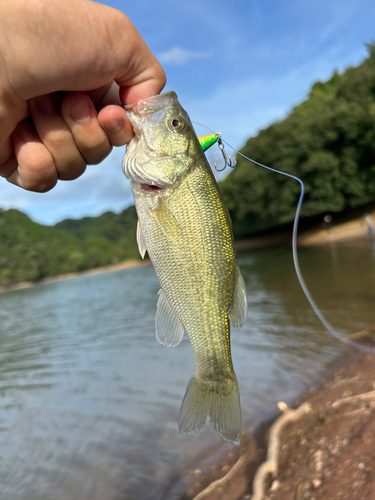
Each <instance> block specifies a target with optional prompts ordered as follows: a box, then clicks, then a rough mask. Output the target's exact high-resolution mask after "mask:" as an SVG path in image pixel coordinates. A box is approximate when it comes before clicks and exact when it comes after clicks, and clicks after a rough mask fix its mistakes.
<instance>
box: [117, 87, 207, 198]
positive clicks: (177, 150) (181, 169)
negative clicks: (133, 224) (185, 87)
mask: <svg viewBox="0 0 375 500" xmlns="http://www.w3.org/2000/svg"><path fill="white" fill-rule="evenodd" d="M125 109H126V112H127V115H128V117H129V119H130V122H131V124H132V126H133V129H134V134H135V135H134V138H133V139H132V140H131V141H130V143H129V144H128V146H127V148H126V153H125V158H124V161H123V166H122V168H123V172H124V174H125V176H126V177H127V178H128V179H130V180H131V181H132V187H136V188H137V189H141V190H142V191H145V192H150V193H153V194H157V193H159V194H160V191H161V190H166V189H167V188H174V187H175V186H176V185H177V184H178V183H179V182H180V180H181V179H182V177H183V176H184V175H185V173H186V172H188V171H189V169H190V168H191V167H192V166H193V164H194V162H195V161H196V157H197V154H196V153H195V152H196V151H197V149H199V148H197V144H198V146H199V143H198V140H197V138H196V135H195V131H194V128H193V126H192V124H191V121H190V118H189V115H188V114H187V113H186V111H185V110H184V109H183V108H182V107H181V105H180V103H179V102H178V98H177V95H176V94H175V92H166V93H164V94H161V95H157V96H154V97H150V98H149V99H145V100H141V101H139V102H138V103H137V104H135V105H132V106H126V107H125ZM133 191H134V189H133Z"/></svg>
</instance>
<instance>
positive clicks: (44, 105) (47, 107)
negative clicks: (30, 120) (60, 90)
mask: <svg viewBox="0 0 375 500" xmlns="http://www.w3.org/2000/svg"><path fill="white" fill-rule="evenodd" d="M35 106H36V107H37V109H38V111H39V112H40V113H43V114H45V115H52V114H53V113H54V112H55V111H56V104H55V101H54V99H53V97H52V96H51V95H50V94H48V95H42V96H40V97H37V98H36V99H35Z"/></svg>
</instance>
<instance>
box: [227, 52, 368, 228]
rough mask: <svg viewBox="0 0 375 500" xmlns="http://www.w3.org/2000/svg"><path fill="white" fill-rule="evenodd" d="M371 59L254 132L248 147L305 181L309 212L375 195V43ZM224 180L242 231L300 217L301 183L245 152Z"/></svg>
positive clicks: (338, 208) (350, 204) (320, 86)
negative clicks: (246, 157) (283, 116)
mask: <svg viewBox="0 0 375 500" xmlns="http://www.w3.org/2000/svg"><path fill="white" fill-rule="evenodd" d="M368 52H369V55H368V58H367V59H366V60H365V61H364V62H363V63H362V64H360V65H359V66H358V67H351V68H348V69H347V70H346V71H345V72H344V73H343V74H338V73H337V72H335V73H334V74H333V76H332V78H331V79H330V80H329V81H327V82H325V83H322V82H316V83H315V84H314V85H313V87H312V89H311V92H310V94H309V97H308V99H307V100H306V101H304V102H302V103H301V104H300V105H299V106H297V107H295V108H294V109H293V110H292V112H291V113H290V114H289V116H288V117H287V118H286V119H284V120H282V121H280V122H277V123H274V124H273V125H271V126H269V127H267V128H266V129H264V130H261V131H260V132H259V134H258V135H257V136H256V137H252V138H250V139H249V140H248V141H247V143H246V145H245V146H244V147H243V149H242V150H241V152H242V153H243V154H245V155H246V156H249V157H250V158H253V159H254V160H256V161H258V162H260V163H263V164H265V165H268V166H270V167H273V168H275V169H277V170H282V171H284V172H288V173H291V174H293V175H296V176H298V177H300V178H302V180H303V181H304V183H305V186H306V197H305V202H304V206H303V208H302V218H304V217H305V218H309V217H314V216H315V217H316V216H318V215H323V214H326V213H337V212H342V211H344V210H349V209H352V208H354V207H359V206H361V205H365V204H367V203H369V202H371V201H374V200H375V44H373V45H369V46H368ZM237 160H238V165H237V167H236V169H235V170H234V171H233V172H232V173H231V174H230V175H228V177H227V178H226V179H225V180H224V181H223V182H222V183H221V184H220V187H221V190H222V192H223V195H224V199H225V201H226V203H227V206H228V209H229V212H230V214H231V217H232V221H233V228H234V233H235V236H236V237H237V238H243V237H246V236H248V235H250V234H253V233H256V232H259V231H264V230H269V229H271V228H276V227H278V226H280V225H284V224H287V223H290V222H292V221H293V219H294V214H295V209H296V205H297V202H298V197H299V191H300V187H299V184H298V183H297V182H296V181H294V180H291V179H288V178H286V177H284V176H281V175H278V174H275V173H272V172H269V171H266V170H265V169H263V168H261V167H258V166H256V165H254V164H252V163H250V162H249V161H247V160H245V159H243V158H242V157H240V156H238V158H237Z"/></svg>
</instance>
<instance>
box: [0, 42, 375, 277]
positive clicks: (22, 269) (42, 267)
mask: <svg viewBox="0 0 375 500" xmlns="http://www.w3.org/2000/svg"><path fill="white" fill-rule="evenodd" d="M367 49H368V57H367V58H366V59H365V60H364V61H363V62H362V63H361V64H360V65H359V66H357V67H350V68H348V69H346V70H345V71H344V72H343V73H342V74H339V73H338V72H337V71H336V72H334V73H333V75H332V77H331V78H330V79H329V80H328V81H327V82H316V83H315V84H314V85H313V86H312V88H311V91H310V93H309V95H308V98H307V99H306V100H305V101H303V102H302V103H301V104H299V105H298V106H296V107H295V108H294V109H292V110H291V112H290V113H289V115H288V116H287V117H286V118H285V119H284V120H281V121H279V122H277V123H273V124H272V125H270V126H269V127H267V128H265V129H263V130H261V131H260V132H259V133H258V134H257V135H256V136H255V137H251V138H249V140H248V141H247V142H246V144H245V146H244V147H243V148H242V149H241V153H243V154H244V155H246V156H249V157H250V158H252V159H254V160H256V161H258V162H260V163H263V164H265V165H268V166H270V167H272V168H274V169H277V170H281V171H283V172H288V173H290V174H292V175H296V176H298V177H300V178H301V179H302V180H303V181H304V183H305V186H306V196H305V202H304V205H303V208H302V214H301V217H302V222H303V221H309V220H315V221H316V220H317V218H318V217H322V216H323V215H324V214H338V213H342V212H345V211H350V210H353V209H356V208H358V207H361V206H364V205H367V204H369V203H370V202H374V201H375V43H373V44H369V45H368V46H367ZM237 162H238V163H237V167H236V168H235V169H234V170H233V172H231V173H230V174H229V175H228V176H227V177H226V178H225V179H224V180H223V181H222V182H220V189H221V191H222V193H223V196H224V200H225V202H226V205H227V207H228V209H229V212H230V215H231V218H232V222H233V230H234V235H235V238H237V239H240V238H246V237H248V236H251V235H255V234H257V233H260V232H264V231H268V232H272V231H277V230H279V228H280V227H283V228H286V227H288V225H289V226H290V224H291V223H292V221H293V219H294V215H295V209H296V205H297V202H298V198H299V193H300V186H299V184H298V182H296V181H295V180H292V179H288V178H286V177H284V176H281V175H278V174H275V173H273V172H269V171H267V170H265V169H262V168H261V167H259V166H256V165H254V164H252V163H251V162H249V161H248V160H245V159H243V158H242V157H241V156H238V158H237ZM136 224H137V217H136V212H135V208H134V206H131V207H129V208H127V209H125V210H124V211H123V212H121V213H120V214H114V213H112V212H106V213H104V214H102V215H101V216H100V217H85V218H83V219H81V220H72V219H67V220H64V221H62V222H60V223H58V224H56V225H55V226H54V227H47V226H43V225H40V224H37V223H36V222H33V221H32V220H30V219H29V217H28V216H27V215H25V214H23V213H21V212H19V211H18V210H15V209H11V210H6V211H5V210H1V209H0V286H7V285H11V284H14V283H18V282H21V281H38V280H41V279H43V278H46V277H49V276H55V275H58V274H64V273H68V272H79V271H84V270H86V269H91V268H95V267H98V266H105V265H111V264H116V263H119V262H121V261H124V260H128V259H139V258H140V257H139V253H138V250H137V245H136V238H135V234H136Z"/></svg>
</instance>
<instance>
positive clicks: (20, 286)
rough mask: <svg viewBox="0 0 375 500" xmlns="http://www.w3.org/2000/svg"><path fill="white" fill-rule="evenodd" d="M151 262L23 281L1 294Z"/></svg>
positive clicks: (3, 290)
mask: <svg viewBox="0 0 375 500" xmlns="http://www.w3.org/2000/svg"><path fill="white" fill-rule="evenodd" d="M149 265H150V261H149V260H148V259H145V260H127V261H125V262H120V263H119V264H114V265H111V266H103V267H95V268H94V269H87V270H86V271H81V272H77V273H66V274H59V275H57V276H50V277H48V278H44V279H42V280H39V281H23V282H21V283H16V284H14V285H9V286H0V293H4V292H11V291H14V290H22V289H23V288H31V287H32V286H35V285H46V284H48V283H55V282H56V281H66V280H71V279H75V278H79V277H81V276H94V275H95V274H103V273H111V272H116V271H122V270H123V269H130V268H132V267H142V266H149Z"/></svg>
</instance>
